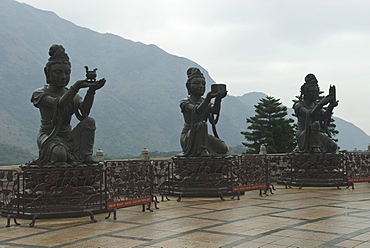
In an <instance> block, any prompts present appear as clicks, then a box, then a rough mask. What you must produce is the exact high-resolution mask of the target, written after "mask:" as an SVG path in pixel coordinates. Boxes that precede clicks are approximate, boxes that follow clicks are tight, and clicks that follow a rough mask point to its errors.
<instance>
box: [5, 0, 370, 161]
mask: <svg viewBox="0 0 370 248" xmlns="http://www.w3.org/2000/svg"><path fill="white" fill-rule="evenodd" d="M52 44H61V45H63V46H64V48H65V49H66V52H67V53H68V55H69V57H70V60H71V63H72V75H71V83H72V82H74V81H76V80H79V79H83V78H85V69H84V66H85V65H87V66H89V67H90V68H98V71H97V73H98V78H102V77H105V78H106V79H107V83H106V85H105V86H104V87H103V88H102V89H101V90H99V91H98V92H97V94H96V97H95V102H94V106H93V109H92V111H91V116H92V117H93V118H94V119H95V120H96V123H97V130H96V138H95V150H96V149H98V148H101V149H102V150H103V151H104V152H105V153H106V154H109V155H115V156H124V155H127V154H134V155H137V154H139V153H140V152H141V150H142V148H143V147H147V148H148V149H149V151H163V152H165V151H174V150H175V151H176V150H181V148H180V144H179V137H180V132H181V129H182V126H183V120H182V115H181V112H180V108H179V102H180V100H181V99H183V98H185V97H186V96H187V90H186V87H185V82H186V70H187V69H188V68H189V67H199V68H200V69H201V71H202V72H203V74H204V75H205V77H206V81H207V89H210V85H211V84H213V83H215V82H214V80H213V79H212V78H210V76H209V74H208V72H207V70H206V69H205V68H203V67H202V66H200V65H199V64H197V63H195V62H193V61H191V60H189V59H187V58H183V57H178V56H174V55H171V54H169V53H167V52H165V51H163V50H162V49H160V48H159V47H157V46H155V45H145V44H143V43H140V42H133V41H131V40H128V39H125V38H122V37H119V36H117V35H113V34H101V33H97V32H95V31H92V30H89V29H87V28H84V27H79V26H76V25H75V24H73V23H71V22H69V21H67V20H64V19H61V18H60V17H58V16H57V15H56V14H55V13H53V12H49V11H43V10H38V9H36V8H33V7H31V6H29V5H27V4H22V3H18V2H16V1H14V0H2V6H1V8H0V104H1V106H2V108H1V109H0V123H1V125H0V143H4V144H10V145H16V146H19V147H22V148H24V149H27V150H29V151H31V152H32V153H34V154H37V146H36V136H37V132H38V127H39V125H40V120H39V119H40V117H39V112H38V110H37V109H36V108H35V107H33V105H32V104H31V102H30V97H31V94H32V92H33V91H34V90H35V89H36V88H39V87H42V86H43V85H44V84H45V76H44V72H43V68H44V66H45V63H46V61H47V59H48V50H49V47H50V46H51V45H52ZM258 94H259V95H256V93H248V94H246V95H243V96H241V97H234V96H227V97H226V98H225V99H224V100H223V101H222V110H221V116H220V120H219V123H218V125H217V131H218V133H219V135H220V137H221V138H222V139H224V140H225V142H226V143H227V144H228V145H229V146H236V145H239V144H241V142H242V141H244V137H243V136H242V135H241V134H240V131H242V130H245V129H246V125H247V124H246V121H245V120H246V118H247V117H250V116H252V115H254V107H253V105H254V104H256V103H257V101H258V98H260V96H261V94H262V95H263V93H258ZM80 95H84V91H83V90H81V91H80ZM346 128H348V129H347V130H345V132H343V133H344V134H346V135H348V136H352V137H355V136H354V135H352V134H355V133H356V132H355V131H354V130H356V131H358V132H357V133H360V131H361V130H360V131H359V129H358V128H357V127H356V126H354V125H352V126H349V125H347V126H346ZM210 130H211V129H210ZM339 131H340V133H342V131H341V130H340V129H339ZM356 135H357V134H356ZM361 135H364V139H365V140H369V137H368V136H367V135H366V134H364V133H361ZM343 140H347V138H343ZM340 142H341V141H340ZM348 142H349V141H348ZM367 144H368V141H366V142H363V141H360V139H358V141H357V143H354V144H352V143H351V144H350V145H351V146H352V147H348V148H347V149H353V148H355V147H356V148H358V149H364V148H366V147H367ZM343 147H346V144H344V145H343Z"/></svg>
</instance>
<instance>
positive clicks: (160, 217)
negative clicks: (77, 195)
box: [0, 183, 370, 248]
mask: <svg viewBox="0 0 370 248" xmlns="http://www.w3.org/2000/svg"><path fill="white" fill-rule="evenodd" d="M276 188H277V189H276V191H274V195H269V196H262V197H260V196H259V192H258V191H251V192H247V193H246V194H245V195H244V196H241V199H240V200H231V199H230V197H226V198H225V199H226V201H221V200H220V199H219V198H182V200H181V201H180V202H177V201H176V197H170V198H171V201H164V202H160V203H159V204H158V207H159V208H160V209H157V210H154V211H153V212H149V211H146V212H141V206H134V207H129V208H125V209H120V210H118V212H117V220H113V218H112V217H111V218H109V219H105V217H106V216H107V215H106V214H99V215H96V216H95V217H96V219H97V220H98V221H97V222H95V223H94V222H91V220H90V218H89V217H81V218H66V219H38V220H37V221H36V224H35V226H34V227H29V226H28V224H29V223H30V220H26V219H18V222H20V223H21V225H20V226H16V225H14V224H13V223H12V226H11V227H5V225H6V218H1V221H2V226H0V247H157V248H158V247H197V248H202V247H248V248H249V247H264V248H275V247H276V248H280V247H302V248H303V247H358V248H361V247H370V184H369V183H358V184H356V185H355V189H354V190H353V189H351V188H350V189H346V188H345V187H342V189H341V190H338V189H337V188H335V187H328V188H308V187H307V188H303V189H298V188H291V189H285V188H284V187H283V186H277V187H276ZM0 224H1V223H0Z"/></svg>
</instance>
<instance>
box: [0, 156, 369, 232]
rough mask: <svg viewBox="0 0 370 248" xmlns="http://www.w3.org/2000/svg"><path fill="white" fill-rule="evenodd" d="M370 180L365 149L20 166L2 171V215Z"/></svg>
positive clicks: (112, 208) (88, 211)
mask: <svg viewBox="0 0 370 248" xmlns="http://www.w3.org/2000/svg"><path fill="white" fill-rule="evenodd" d="M355 182H370V154H367V153H344V154H313V155H306V154H300V155H241V156H231V157H228V158H190V159H189V158H177V159H176V158H174V159H172V160H171V159H168V160H150V161H146V160H132V161H119V160H116V161H107V162H105V164H104V166H103V165H100V166H95V167H77V168H44V169H35V168H29V167H22V170H0V210H1V214H2V216H3V217H7V226H10V220H11V219H12V218H13V219H14V222H15V223H16V224H17V221H16V218H17V217H22V218H29V219H32V222H31V223H30V226H33V225H34V224H35V220H36V219H37V218H44V217H53V216H54V217H55V216H63V217H64V216H68V217H71V216H81V215H87V216H88V215H90V217H91V220H93V221H95V219H94V214H95V213H100V212H108V213H109V215H108V216H107V218H109V216H110V213H112V212H114V218H116V210H117V209H118V208H121V207H128V206H133V205H142V206H143V211H145V210H150V211H152V210H151V206H152V204H154V206H155V208H157V203H158V201H157V196H156V195H161V196H162V201H163V200H164V197H166V198H167V199H168V196H169V195H173V196H177V197H178V199H177V200H178V201H180V200H181V198H182V197H184V196H219V197H220V198H221V199H222V200H224V196H226V195H230V196H233V198H234V197H235V196H237V197H238V199H239V195H240V194H243V193H244V191H248V190H260V195H262V193H263V194H266V195H267V192H268V191H270V193H271V194H272V193H273V191H272V190H274V189H275V188H274V184H275V183H280V184H284V185H286V187H291V186H299V187H302V186H337V187H338V188H339V186H341V185H347V186H351V185H352V187H353V186H354V183H355Z"/></svg>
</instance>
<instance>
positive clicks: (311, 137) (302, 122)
mask: <svg viewBox="0 0 370 248" xmlns="http://www.w3.org/2000/svg"><path fill="white" fill-rule="evenodd" d="M315 106H316V103H312V105H311V106H306V105H304V104H303V102H297V103H295V104H294V106H293V109H294V111H295V115H296V116H297V118H298V126H297V132H296V138H297V145H298V148H299V152H304V153H310V152H312V150H313V149H315V148H318V149H320V151H321V152H324V153H327V152H329V153H334V152H336V148H337V145H336V143H335V142H334V141H333V139H332V138H330V137H329V136H328V135H326V134H325V133H323V132H321V129H322V127H321V125H322V124H320V123H322V120H323V113H324V112H323V110H321V111H320V112H319V113H318V114H317V116H316V117H312V116H311V115H310V111H311V110H312V109H313V108H314V107H315Z"/></svg>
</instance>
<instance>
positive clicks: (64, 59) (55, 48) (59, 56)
mask: <svg viewBox="0 0 370 248" xmlns="http://www.w3.org/2000/svg"><path fill="white" fill-rule="evenodd" d="M49 56H50V57H49V59H48V62H47V63H46V65H45V68H44V72H45V76H46V82H47V83H48V84H49V83H50V81H51V76H52V75H51V72H52V71H53V70H54V69H55V68H57V67H58V69H61V70H63V72H65V71H68V70H69V72H70V71H71V63H70V62H69V57H68V55H67V54H66V53H65V50H64V47H63V46H61V45H56V44H54V45H52V46H51V47H50V49H49ZM68 68H69V69H68ZM67 80H68V81H67V84H68V82H69V75H68V79H67Z"/></svg>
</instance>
